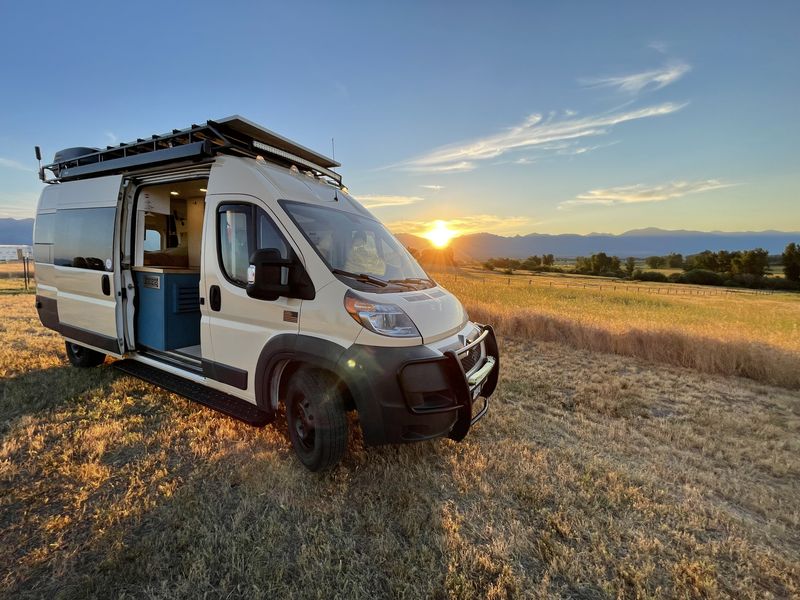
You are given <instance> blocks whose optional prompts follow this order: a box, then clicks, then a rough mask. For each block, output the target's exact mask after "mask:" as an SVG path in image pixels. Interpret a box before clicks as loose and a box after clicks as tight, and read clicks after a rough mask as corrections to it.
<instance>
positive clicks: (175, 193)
mask: <svg viewBox="0 0 800 600" xmlns="http://www.w3.org/2000/svg"><path fill="white" fill-rule="evenodd" d="M169 195H170V196H177V195H178V192H176V191H175V190H172V191H171V192H170V193H169Z"/></svg>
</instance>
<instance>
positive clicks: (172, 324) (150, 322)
mask: <svg viewBox="0 0 800 600" xmlns="http://www.w3.org/2000/svg"><path fill="white" fill-rule="evenodd" d="M134 276H135V278H136V297H137V299H138V307H137V310H136V345H137V346H147V347H148V348H153V349H155V350H176V349H178V348H184V347H186V346H196V345H198V344H199V343H200V273H198V272H192V271H188V270H185V269H167V268H160V267H138V268H134Z"/></svg>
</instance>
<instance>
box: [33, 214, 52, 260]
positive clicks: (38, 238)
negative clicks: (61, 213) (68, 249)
mask: <svg viewBox="0 0 800 600" xmlns="http://www.w3.org/2000/svg"><path fill="white" fill-rule="evenodd" d="M55 221H56V214H55V213H39V214H38V215H36V224H35V225H34V226H33V256H34V260H35V261H36V262H39V263H51V264H52V262H53V235H54V228H55Z"/></svg>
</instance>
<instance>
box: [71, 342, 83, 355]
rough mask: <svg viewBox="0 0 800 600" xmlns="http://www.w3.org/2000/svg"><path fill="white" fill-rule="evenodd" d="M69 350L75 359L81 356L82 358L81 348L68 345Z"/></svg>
mask: <svg viewBox="0 0 800 600" xmlns="http://www.w3.org/2000/svg"><path fill="white" fill-rule="evenodd" d="M69 349H70V350H71V351H72V355H73V356H74V357H75V358H80V357H81V356H83V348H82V347H81V346H79V345H78V344H73V343H70V345H69Z"/></svg>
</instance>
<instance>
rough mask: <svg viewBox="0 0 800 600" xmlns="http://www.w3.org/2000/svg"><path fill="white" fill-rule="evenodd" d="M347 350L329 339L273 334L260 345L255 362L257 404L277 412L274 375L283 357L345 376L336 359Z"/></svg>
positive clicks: (270, 411) (261, 407) (269, 410)
mask: <svg viewBox="0 0 800 600" xmlns="http://www.w3.org/2000/svg"><path fill="white" fill-rule="evenodd" d="M345 350H346V348H344V347H343V346H340V345H339V344H336V343H334V342H331V341H329V340H324V339H320V338H316V337H312V336H308V335H302V334H297V333H283V334H279V335H276V336H275V337H273V338H271V339H270V340H269V341H268V342H267V343H266V344H265V345H264V347H263V348H262V349H261V354H260V355H259V357H258V362H257V363H256V372H255V388H254V391H255V396H256V404H257V405H258V407H259V408H260V409H261V410H263V411H265V412H267V413H269V414H270V415H271V416H274V415H273V413H274V410H273V408H272V403H271V402H270V394H271V390H270V384H271V383H272V381H271V375H272V372H273V370H274V369H275V367H276V366H277V365H278V363H280V362H281V361H284V360H291V361H298V362H302V363H306V364H309V365H311V366H314V367H319V368H321V369H325V370H328V371H331V372H333V373H334V374H336V375H337V376H338V377H340V378H342V373H340V372H339V368H338V365H337V363H338V361H339V358H340V357H341V356H342V354H344V352H345ZM342 379H343V378H342Z"/></svg>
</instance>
